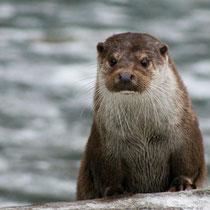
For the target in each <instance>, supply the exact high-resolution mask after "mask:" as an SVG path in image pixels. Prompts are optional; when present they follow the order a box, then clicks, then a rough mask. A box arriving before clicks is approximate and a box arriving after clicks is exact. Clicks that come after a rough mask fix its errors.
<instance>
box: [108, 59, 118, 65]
mask: <svg viewBox="0 0 210 210" xmlns="http://www.w3.org/2000/svg"><path fill="white" fill-rule="evenodd" d="M116 63H117V60H116V59H115V58H111V59H110V61H109V65H110V66H114V65H115V64H116Z"/></svg>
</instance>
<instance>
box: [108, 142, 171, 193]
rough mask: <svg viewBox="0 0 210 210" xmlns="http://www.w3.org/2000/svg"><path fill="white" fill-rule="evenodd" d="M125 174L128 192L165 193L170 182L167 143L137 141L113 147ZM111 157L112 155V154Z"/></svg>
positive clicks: (114, 156)
mask: <svg viewBox="0 0 210 210" xmlns="http://www.w3.org/2000/svg"><path fill="white" fill-rule="evenodd" d="M112 146H113V148H115V154H114V153H113V154H112V155H113V158H116V159H117V160H118V161H119V164H120V165H121V169H122V172H123V173H124V185H125V188H126V189H127V191H128V192H130V191H131V192H134V193H147V192H160V191H165V190H166V189H167V187H168V182H169V170H170V166H169V156H170V152H169V148H167V147H168V145H167V144H166V143H163V144H162V143H161V142H146V143H145V142H144V143H140V142H138V144H137V142H136V141H133V142H131V141H128V142H125V141H123V142H121V144H119V143H118V144H115V146H114V145H112ZM110 155H111V154H110Z"/></svg>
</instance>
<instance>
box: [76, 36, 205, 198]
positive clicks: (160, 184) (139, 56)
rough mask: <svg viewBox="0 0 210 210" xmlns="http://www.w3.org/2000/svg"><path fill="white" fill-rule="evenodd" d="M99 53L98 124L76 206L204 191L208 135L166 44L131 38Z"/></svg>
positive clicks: (109, 43) (112, 40) (111, 42)
mask: <svg viewBox="0 0 210 210" xmlns="http://www.w3.org/2000/svg"><path fill="white" fill-rule="evenodd" d="M97 52H98V57H97V60H98V71H97V78H96V84H95V94H94V113H93V114H94V116H93V117H94V120H93V124H92V128H91V133H90V136H89V139H88V142H87V145H86V149H85V152H84V154H83V158H82V162H81V167H80V171H79V176H78V182H77V194H76V197H77V200H84V199H93V198H102V197H107V196H112V195H116V194H117V195H118V194H123V193H132V194H134V193H153V192H165V191H171V192H173V191H181V190H190V189H196V188H199V187H201V186H202V184H203V182H204V180H205V174H206V167H205V160H204V148H203V142H202V135H201V132H200V129H199V124H198V120H197V117H196V114H195V112H194V110H193V108H192V104H191V101H190V98H189V95H188V92H187V90H186V87H185V86H184V84H183V82H182V80H181V78H180V75H179V73H178V71H177V69H176V67H175V64H174V63H173V61H172V59H171V57H170V56H169V50H168V46H167V44H165V43H163V42H161V41H159V40H158V39H156V38H155V37H153V36H151V35H148V34H144V33H130V32H128V33H122V34H116V35H113V36H111V37H109V38H108V39H106V41H105V42H104V43H102V42H100V43H98V45H97Z"/></svg>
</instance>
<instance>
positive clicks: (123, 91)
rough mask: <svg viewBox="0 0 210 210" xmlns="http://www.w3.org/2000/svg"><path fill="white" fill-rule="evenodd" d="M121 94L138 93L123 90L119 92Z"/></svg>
mask: <svg viewBox="0 0 210 210" xmlns="http://www.w3.org/2000/svg"><path fill="white" fill-rule="evenodd" d="M119 93H122V94H125V95H128V94H134V93H137V92H136V91H133V90H122V91H119Z"/></svg>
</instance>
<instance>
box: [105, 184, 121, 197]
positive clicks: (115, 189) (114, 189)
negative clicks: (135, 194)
mask: <svg viewBox="0 0 210 210" xmlns="http://www.w3.org/2000/svg"><path fill="white" fill-rule="evenodd" d="M123 192H124V189H123V187H122V186H121V185H118V186H110V187H107V188H106V189H105V191H104V196H105V197H107V196H113V195H120V194H123Z"/></svg>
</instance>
